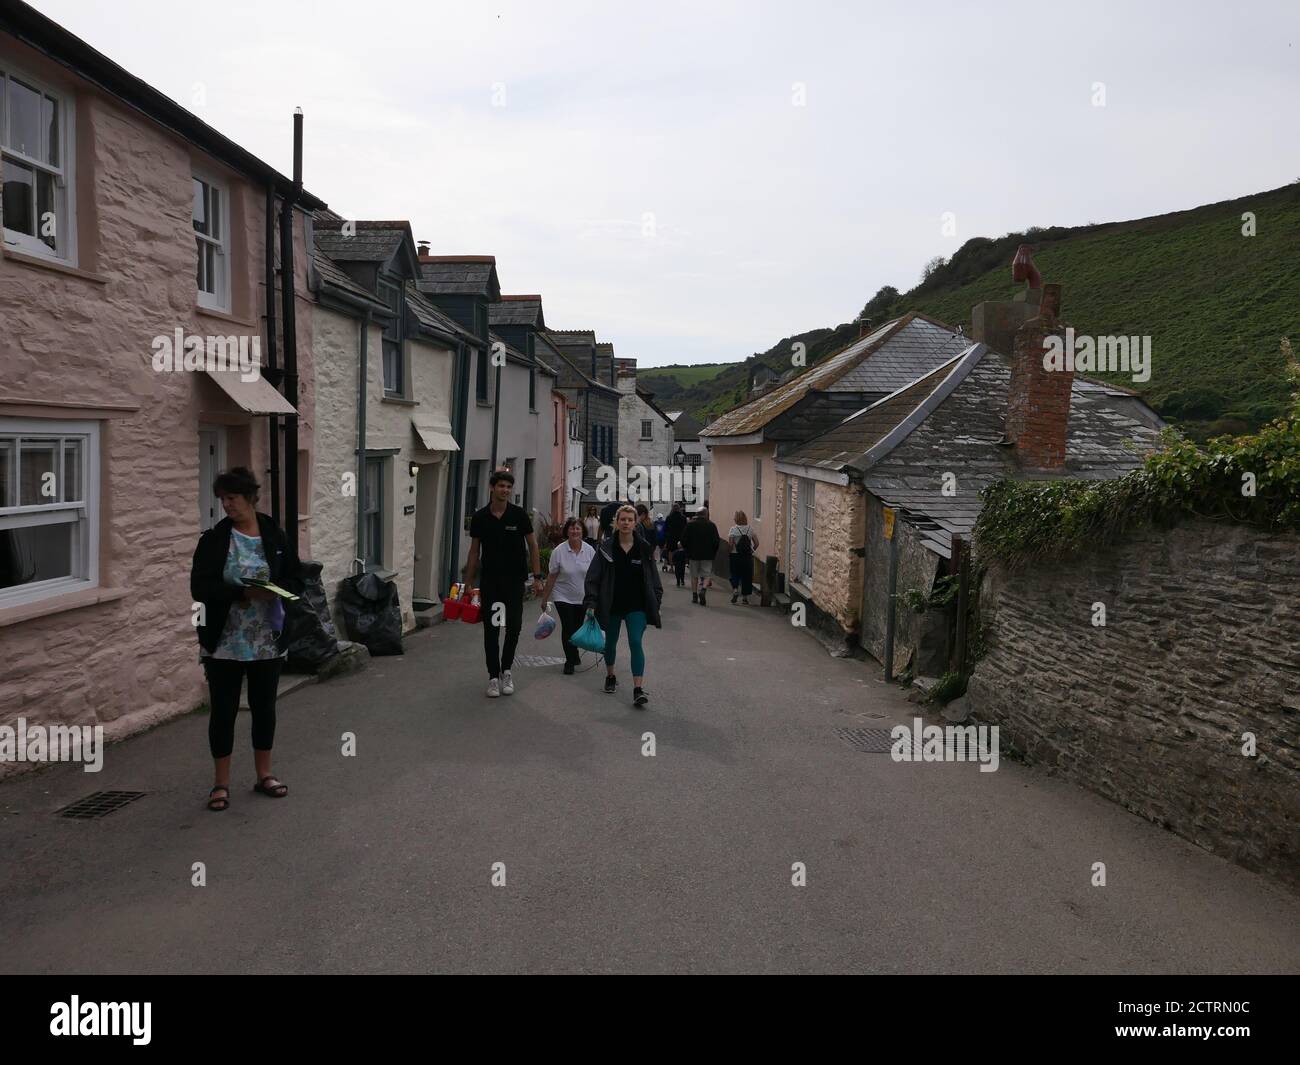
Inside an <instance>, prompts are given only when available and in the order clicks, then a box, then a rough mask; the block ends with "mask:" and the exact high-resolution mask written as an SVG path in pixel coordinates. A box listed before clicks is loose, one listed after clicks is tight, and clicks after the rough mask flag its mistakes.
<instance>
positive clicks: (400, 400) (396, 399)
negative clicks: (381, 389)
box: [379, 393, 420, 407]
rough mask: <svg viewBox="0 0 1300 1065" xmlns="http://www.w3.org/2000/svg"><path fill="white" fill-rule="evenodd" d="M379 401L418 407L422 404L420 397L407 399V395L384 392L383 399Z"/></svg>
mask: <svg viewBox="0 0 1300 1065" xmlns="http://www.w3.org/2000/svg"><path fill="white" fill-rule="evenodd" d="M379 402H380V403H395V404H397V405H398V406H399V407H418V406H419V405H420V401H419V400H418V399H407V398H406V397H405V396H390V395H388V394H387V393H385V394H384V397H383V399H381V400H380V401H379Z"/></svg>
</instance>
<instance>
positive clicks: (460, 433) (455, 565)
mask: <svg viewBox="0 0 1300 1065" xmlns="http://www.w3.org/2000/svg"><path fill="white" fill-rule="evenodd" d="M456 363H457V366H458V368H459V371H460V372H459V373H458V374H457V383H456V395H455V397H454V398H453V400H452V404H453V407H452V418H453V422H452V439H454V440H455V441H456V443H458V444H459V445H460V450H459V451H457V452H456V457H455V459H454V460H453V466H452V475H451V499H450V500H449V504H450V505H449V506H448V508H447V512H448V513H449V514H450V515H451V529H450V530H449V533H450V535H449V536H448V539H447V543H448V545H449V549H448V552H447V574H446V580H445V581H444V582H443V585H442V587H443V588H448V589H449V588H450V587H451V586H452V585H453V584H455V583H456V581H458V580H460V527H461V510H460V508H461V507H462V506H463V505H464V499H465V496H464V493H463V492H462V491H461V485H462V484H464V481H465V448H466V440H465V427H466V425H467V424H468V423H469V372H470V365H471V359H470V353H469V345H468V344H466V343H465V342H464V341H463V340H462V341H461V342H460V343H459V345H458V346H457V348H456ZM439 591H441V589H440V590H439Z"/></svg>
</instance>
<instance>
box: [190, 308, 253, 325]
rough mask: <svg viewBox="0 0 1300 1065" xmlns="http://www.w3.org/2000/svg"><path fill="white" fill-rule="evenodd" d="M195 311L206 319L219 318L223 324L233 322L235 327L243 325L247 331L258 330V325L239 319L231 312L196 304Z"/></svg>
mask: <svg viewBox="0 0 1300 1065" xmlns="http://www.w3.org/2000/svg"><path fill="white" fill-rule="evenodd" d="M194 309H195V310H196V311H197V312H198V313H199V314H201V315H203V316H204V317H205V318H219V319H220V320H221V321H223V322H233V323H234V324H235V325H242V326H243V327H244V328H245V329H257V328H259V326H258V323H256V322H250V321H249V320H248V319H247V318H239V317H236V316H235V315H233V314H231V313H230V312H229V311H222V310H218V309H217V308H216V307H205V306H203V304H201V303H196V304H195V305H194Z"/></svg>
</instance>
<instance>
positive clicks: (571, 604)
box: [542, 518, 596, 673]
mask: <svg viewBox="0 0 1300 1065" xmlns="http://www.w3.org/2000/svg"><path fill="white" fill-rule="evenodd" d="M585 531H586V530H584V528H583V525H582V522H580V521H579V520H578V519H577V518H570V519H569V520H568V521H566V522H565V523H564V543H562V544H560V545H559V546H558V547H556V548H555V549H554V550H553V551H552V552H551V563H550V567H549V574H548V576H547V578H546V587H545V588H543V589H542V609H543V610H545V609H546V604H547V603H549V602H550V601H551V600H554V601H555V611H556V613H558V614H559V615H560V633H561V641H562V642H563V644H564V672H565V673H572V672H573V667H574V666H576V665H577V664H578V649H577V648H576V647H574V646H573V644H571V643H570V642H569V637H570V636H572V635H573V634H574V633H575V632H577V631H578V629H580V628H581V627H582V619H583V615H584V613H585V611H584V610H583V607H582V599H583V595H584V594H585V585H586V581H587V567H588V566H590V565H591V560H592V559H593V558H595V557H596V549H595V548H594V547H592V546H591V544H589V543H587V542H586V541H585V540H583V538H582V534H583V533H584V532H585Z"/></svg>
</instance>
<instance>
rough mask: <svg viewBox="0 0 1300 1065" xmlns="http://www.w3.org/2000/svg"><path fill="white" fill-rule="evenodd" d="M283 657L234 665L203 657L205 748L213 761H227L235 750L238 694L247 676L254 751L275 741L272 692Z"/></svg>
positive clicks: (234, 663) (229, 661)
mask: <svg viewBox="0 0 1300 1065" xmlns="http://www.w3.org/2000/svg"><path fill="white" fill-rule="evenodd" d="M283 664H284V659H282V658H264V659H261V660H260V661H257V662H235V661H231V660H230V659H227V658H205V659H204V660H203V671H204V672H205V673H207V675H208V703H209V705H210V706H211V707H212V712H211V713H210V714H209V715H208V747H209V749H210V750H211V751H212V757H213V758H229V757H230V752H231V751H233V750H234V749H235V715H236V714H237V713H238V712H239V692H240V689H241V688H243V686H244V676H245V675H247V676H248V708H249V709H250V710H251V711H252V713H253V750H255V751H269V750H270V749H271V745H272V744H273V743H274V742H275V693H276V686H277V684H279V681H280V667H281V666H282V665H283Z"/></svg>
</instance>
